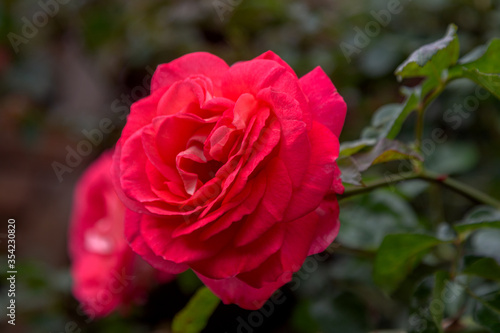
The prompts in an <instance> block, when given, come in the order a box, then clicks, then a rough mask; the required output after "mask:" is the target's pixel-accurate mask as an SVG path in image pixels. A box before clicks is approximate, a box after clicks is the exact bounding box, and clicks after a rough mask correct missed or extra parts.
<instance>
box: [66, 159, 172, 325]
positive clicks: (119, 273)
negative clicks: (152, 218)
mask: <svg viewBox="0 0 500 333" xmlns="http://www.w3.org/2000/svg"><path fill="white" fill-rule="evenodd" d="M111 157H112V153H111V152H106V153H104V154H103V155H102V156H101V157H100V158H99V159H98V160H97V161H95V162H94V163H93V164H92V165H91V166H90V167H89V168H88V169H87V170H86V171H85V173H84V175H83V176H82V178H81V179H80V181H79V182H78V185H77V187H76V190H75V197H74V205H73V215H72V221H71V228H70V239H69V247H70V248H69V250H70V256H71V259H72V267H71V273H72V276H73V280H74V284H73V293H74V295H75V297H76V298H77V299H78V300H79V301H80V302H81V305H82V309H83V311H84V312H85V313H87V315H88V316H89V317H90V318H94V317H101V316H105V315H107V314H108V313H110V312H111V311H112V310H114V309H116V308H118V307H120V306H122V305H127V304H129V303H130V302H132V301H140V300H143V299H145V297H146V296H147V292H148V291H149V290H150V289H151V287H152V286H153V285H154V282H155V281H156V280H159V281H160V282H166V281H168V280H171V279H172V278H173V277H174V276H172V275H171V274H166V273H163V272H155V270H154V269H153V268H152V267H151V266H150V265H148V264H147V263H145V262H144V261H143V260H142V259H141V258H140V257H139V256H137V255H136V254H135V253H134V252H133V251H132V250H131V249H130V247H129V246H128V244H127V241H126V239H125V237H124V234H123V228H124V224H123V219H124V216H125V210H126V208H125V206H124V205H123V204H122V203H121V201H120V199H119V198H118V196H117V195H116V193H115V190H114V188H113V184H112V182H111V173H110V170H111V165H112V164H111V162H112V158H111Z"/></svg>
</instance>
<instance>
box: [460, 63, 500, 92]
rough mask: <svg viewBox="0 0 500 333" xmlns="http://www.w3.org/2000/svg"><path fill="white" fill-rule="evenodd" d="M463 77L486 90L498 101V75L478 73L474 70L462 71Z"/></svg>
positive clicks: (499, 89) (499, 88)
mask: <svg viewBox="0 0 500 333" xmlns="http://www.w3.org/2000/svg"><path fill="white" fill-rule="evenodd" d="M463 76H464V77H466V78H468V79H469V80H472V81H474V82H476V83H477V84H479V85H480V86H482V87H483V88H485V89H487V90H488V91H489V92H490V93H492V94H493V95H495V97H496V98H498V99H500V74H490V73H484V72H480V71H479V70H478V69H476V68H472V69H467V68H464V69H463Z"/></svg>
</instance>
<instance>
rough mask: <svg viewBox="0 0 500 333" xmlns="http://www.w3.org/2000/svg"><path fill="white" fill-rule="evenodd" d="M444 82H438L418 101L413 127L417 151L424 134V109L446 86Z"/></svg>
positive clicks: (419, 148) (419, 149)
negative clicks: (427, 94)
mask: <svg viewBox="0 0 500 333" xmlns="http://www.w3.org/2000/svg"><path fill="white" fill-rule="evenodd" d="M446 83H447V82H446V81H445V82H440V83H439V85H438V86H437V87H436V89H435V90H434V91H433V92H432V93H431V94H430V95H429V96H428V97H427V98H425V101H423V102H422V103H420V104H419V105H418V107H417V117H418V118H417V126H416V128H415V138H416V141H417V144H416V146H417V151H418V152H420V151H421V147H422V137H423V135H424V118H425V111H426V110H427V108H428V107H429V105H430V104H431V103H432V102H433V101H434V100H435V99H436V98H437V97H438V96H439V95H440V94H441V93H442V92H443V90H444V87H445V86H446Z"/></svg>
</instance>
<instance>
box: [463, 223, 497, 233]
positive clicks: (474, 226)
mask: <svg viewBox="0 0 500 333" xmlns="http://www.w3.org/2000/svg"><path fill="white" fill-rule="evenodd" d="M453 228H454V229H455V231H456V232H457V233H459V234H463V233H466V232H469V231H474V230H477V229H483V228H496V229H500V220H496V221H484V222H477V223H463V224H456V225H454V226H453Z"/></svg>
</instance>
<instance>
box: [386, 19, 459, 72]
mask: <svg viewBox="0 0 500 333" xmlns="http://www.w3.org/2000/svg"><path fill="white" fill-rule="evenodd" d="M459 52H460V45H459V42H458V37H457V27H456V26H455V25H454V24H451V25H450V26H449V27H448V31H447V32H446V35H445V36H444V37H443V38H442V39H440V40H438V41H436V42H434V43H431V44H427V45H424V46H422V47H420V48H419V49H418V50H416V51H415V52H413V53H412V54H411V55H410V56H409V57H408V59H406V60H405V61H404V62H403V63H402V64H401V65H400V66H399V67H398V68H397V69H396V72H395V74H396V75H397V76H398V78H399V79H401V78H408V77H431V78H434V79H435V80H437V81H441V79H442V76H443V73H444V72H443V71H444V70H446V69H448V68H449V67H450V66H452V65H454V64H456V62H457V60H458V56H459Z"/></svg>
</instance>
